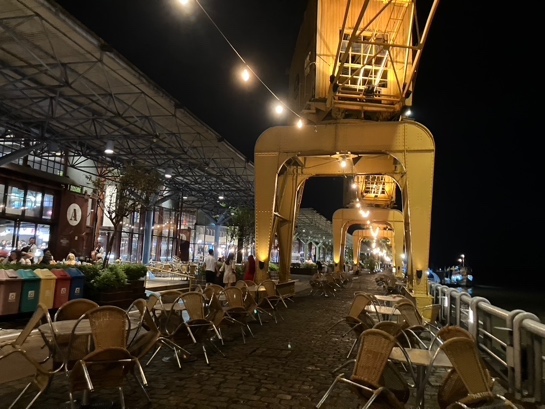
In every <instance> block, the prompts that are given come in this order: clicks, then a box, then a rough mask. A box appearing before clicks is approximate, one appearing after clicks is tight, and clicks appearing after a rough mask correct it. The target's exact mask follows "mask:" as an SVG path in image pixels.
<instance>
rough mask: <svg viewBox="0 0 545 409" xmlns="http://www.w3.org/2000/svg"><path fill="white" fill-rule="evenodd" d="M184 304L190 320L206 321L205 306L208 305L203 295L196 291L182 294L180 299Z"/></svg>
mask: <svg viewBox="0 0 545 409" xmlns="http://www.w3.org/2000/svg"><path fill="white" fill-rule="evenodd" d="M180 298H181V300H182V301H183V303H184V306H185V310H186V312H187V314H188V315H189V320H190V321H194V320H204V319H206V315H205V311H204V306H205V304H206V298H205V296H204V295H203V294H201V293H197V292H195V291H189V292H187V293H184V294H182V296H181V297H180Z"/></svg>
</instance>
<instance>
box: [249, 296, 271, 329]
mask: <svg viewBox="0 0 545 409" xmlns="http://www.w3.org/2000/svg"><path fill="white" fill-rule="evenodd" d="M242 297H243V300H244V309H245V310H246V312H247V313H248V315H249V316H250V317H252V318H253V319H254V320H256V321H259V325H263V320H262V319H261V315H268V316H269V317H271V318H272V319H274V316H273V315H272V314H271V313H270V312H269V311H267V310H265V309H264V308H261V307H260V306H259V305H258V304H257V302H256V300H255V298H254V296H253V295H252V293H251V292H250V291H248V288H242Z"/></svg>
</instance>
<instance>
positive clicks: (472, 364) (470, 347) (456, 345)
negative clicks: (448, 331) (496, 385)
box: [440, 337, 493, 398]
mask: <svg viewBox="0 0 545 409" xmlns="http://www.w3.org/2000/svg"><path fill="white" fill-rule="evenodd" d="M440 349H441V350H442V351H443V352H444V353H445V354H446V355H447V357H448V358H449V360H450V362H451V363H452V367H453V368H454V369H455V370H456V372H457V373H458V375H459V376H460V378H461V380H462V382H463V383H464V385H465V387H466V389H467V391H468V395H479V396H483V398H485V397H487V396H493V393H492V390H491V385H492V380H491V377H490V374H489V372H488V371H487V370H486V367H485V365H484V362H483V361H482V357H481V355H480V353H479V349H478V346H477V343H476V342H475V341H474V340H473V339H472V338H468V337H454V338H450V339H447V340H446V341H445V342H444V343H443V344H442V345H441V346H440Z"/></svg>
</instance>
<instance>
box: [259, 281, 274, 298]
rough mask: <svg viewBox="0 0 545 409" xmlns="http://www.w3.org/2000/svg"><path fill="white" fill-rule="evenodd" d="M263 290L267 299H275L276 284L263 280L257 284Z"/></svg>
mask: <svg viewBox="0 0 545 409" xmlns="http://www.w3.org/2000/svg"><path fill="white" fill-rule="evenodd" d="M259 285H260V286H262V287H263V288H264V289H265V292H266V294H267V295H266V296H267V297H276V296H277V293H276V283H275V282H274V281H273V280H264V281H262V282H261V284H259Z"/></svg>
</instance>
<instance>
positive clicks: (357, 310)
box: [348, 292, 373, 318]
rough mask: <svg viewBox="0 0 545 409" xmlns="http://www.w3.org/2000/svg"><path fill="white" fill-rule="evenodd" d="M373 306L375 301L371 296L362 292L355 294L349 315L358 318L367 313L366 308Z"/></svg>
mask: <svg viewBox="0 0 545 409" xmlns="http://www.w3.org/2000/svg"><path fill="white" fill-rule="evenodd" d="M372 304H373V300H372V298H371V297H370V296H369V295H367V294H365V293H362V292H357V293H355V294H354V298H353V299H352V304H351V305H350V311H349V312H348V315H349V316H351V317H354V318H357V317H358V316H359V315H360V314H361V313H362V312H364V311H365V307H367V306H368V305H372Z"/></svg>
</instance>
